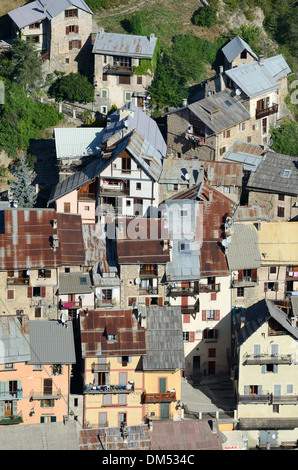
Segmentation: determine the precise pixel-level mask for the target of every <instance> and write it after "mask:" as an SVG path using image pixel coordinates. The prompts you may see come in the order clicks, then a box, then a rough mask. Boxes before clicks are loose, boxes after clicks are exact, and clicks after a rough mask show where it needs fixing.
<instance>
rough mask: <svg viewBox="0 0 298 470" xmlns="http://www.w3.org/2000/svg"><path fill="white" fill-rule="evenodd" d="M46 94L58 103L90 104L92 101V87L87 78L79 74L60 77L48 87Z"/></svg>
mask: <svg viewBox="0 0 298 470" xmlns="http://www.w3.org/2000/svg"><path fill="white" fill-rule="evenodd" d="M48 93H49V95H50V96H51V97H52V98H55V99H56V101H58V102H59V101H69V102H74V101H78V102H79V103H91V102H92V101H94V87H93V85H92V83H90V82H89V80H88V78H87V77H85V76H84V75H81V74H80V73H70V74H69V75H62V76H61V77H59V78H58V79H57V80H56V81H55V82H54V83H53V84H52V85H51V86H50V88H49V91H48Z"/></svg>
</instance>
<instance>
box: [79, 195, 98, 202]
mask: <svg viewBox="0 0 298 470" xmlns="http://www.w3.org/2000/svg"><path fill="white" fill-rule="evenodd" d="M78 201H96V194H95V193H81V194H80V193H78Z"/></svg>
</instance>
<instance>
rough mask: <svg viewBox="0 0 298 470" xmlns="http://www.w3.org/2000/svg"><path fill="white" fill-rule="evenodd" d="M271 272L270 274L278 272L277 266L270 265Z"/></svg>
mask: <svg viewBox="0 0 298 470" xmlns="http://www.w3.org/2000/svg"><path fill="white" fill-rule="evenodd" d="M269 273H270V274H276V266H270V268H269Z"/></svg>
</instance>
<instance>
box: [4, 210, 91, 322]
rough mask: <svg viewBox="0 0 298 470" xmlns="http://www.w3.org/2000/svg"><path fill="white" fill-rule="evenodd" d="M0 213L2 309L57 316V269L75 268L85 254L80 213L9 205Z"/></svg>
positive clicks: (50, 317)
mask: <svg viewBox="0 0 298 470" xmlns="http://www.w3.org/2000/svg"><path fill="white" fill-rule="evenodd" d="M1 216H2V217H1V218H2V221H1V233H0V246H1V261H0V277H1V298H2V299H3V301H4V306H3V314H7V311H8V312H9V313H10V314H13V315H16V314H17V315H23V314H26V315H28V317H29V318H30V319H57V318H58V317H59V315H60V313H59V310H58V302H57V295H56V294H57V287H58V283H59V272H60V270H63V271H64V270H65V269H70V267H75V269H77V270H80V269H81V266H83V264H84V260H85V254H84V244H83V238H82V224H81V218H80V216H77V215H70V214H58V213H56V211H55V210H53V209H15V208H10V209H6V210H4V211H2V212H1Z"/></svg>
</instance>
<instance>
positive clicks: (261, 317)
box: [236, 299, 298, 346]
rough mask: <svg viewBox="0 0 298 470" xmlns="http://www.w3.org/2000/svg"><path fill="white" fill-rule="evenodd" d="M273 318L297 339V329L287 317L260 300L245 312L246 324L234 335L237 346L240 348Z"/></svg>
mask: <svg viewBox="0 0 298 470" xmlns="http://www.w3.org/2000/svg"><path fill="white" fill-rule="evenodd" d="M271 317H272V318H274V319H275V320H276V321H277V322H278V323H279V324H280V325H281V326H282V327H283V328H285V329H286V330H287V332H288V333H289V334H290V335H292V336H293V337H294V338H295V339H298V328H297V327H293V326H292V325H291V322H290V320H289V319H288V317H287V315H286V314H285V313H284V312H283V311H282V310H281V309H280V308H278V307H276V306H275V305H274V303H273V302H271V301H270V300H267V299H263V300H260V301H259V302H257V303H255V304H254V305H252V306H250V307H248V308H247V309H246V310H245V320H246V324H245V326H243V327H242V328H241V329H240V330H239V331H238V332H237V333H236V341H237V345H238V346H241V345H242V344H243V343H244V342H245V341H246V340H247V339H248V338H249V337H250V336H251V335H252V334H254V333H255V332H256V331H257V330H258V329H259V328H260V327H261V326H262V325H263V323H265V322H267V321H268V320H269V319H270V318H271Z"/></svg>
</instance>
